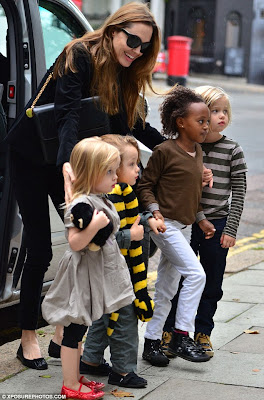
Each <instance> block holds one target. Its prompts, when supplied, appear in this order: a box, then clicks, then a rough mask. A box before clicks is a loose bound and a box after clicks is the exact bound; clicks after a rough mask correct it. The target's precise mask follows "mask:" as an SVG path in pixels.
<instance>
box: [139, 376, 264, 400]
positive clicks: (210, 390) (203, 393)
mask: <svg viewBox="0 0 264 400" xmlns="http://www.w3.org/2000/svg"><path fill="white" fill-rule="evenodd" d="M263 396H264V393H263V389H256V388H248V387H244V386H243V387H237V386H230V385H224V384H217V383H207V382H198V381H194V380H187V379H181V378H178V377H175V378H171V379H169V380H167V382H165V383H164V384H163V385H161V386H159V387H158V388H157V389H156V390H155V392H152V393H149V394H148V395H147V396H145V397H144V400H161V399H162V400H172V399H176V398H177V399H185V400H194V399H195V400H212V399H213V400H227V399H230V400H231V399H232V400H249V399H250V400H260V399H263Z"/></svg>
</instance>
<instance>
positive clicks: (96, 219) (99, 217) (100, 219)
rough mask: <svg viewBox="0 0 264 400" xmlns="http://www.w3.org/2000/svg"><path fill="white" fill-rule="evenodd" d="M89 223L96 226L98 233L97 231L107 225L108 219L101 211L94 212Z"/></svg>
mask: <svg viewBox="0 0 264 400" xmlns="http://www.w3.org/2000/svg"><path fill="white" fill-rule="evenodd" d="M91 222H93V223H95V224H96V227H97V228H98V231H99V229H101V228H104V227H105V226H106V225H108V224H109V222H110V219H109V218H108V216H107V215H106V214H105V213H104V212H103V211H97V210H94V212H93V217H92V221H91ZM88 226H89V225H88Z"/></svg>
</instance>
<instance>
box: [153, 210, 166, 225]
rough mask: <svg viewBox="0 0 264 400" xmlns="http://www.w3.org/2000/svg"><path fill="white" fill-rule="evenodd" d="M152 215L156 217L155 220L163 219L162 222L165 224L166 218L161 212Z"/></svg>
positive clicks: (154, 212) (157, 211)
mask: <svg viewBox="0 0 264 400" xmlns="http://www.w3.org/2000/svg"><path fill="white" fill-rule="evenodd" d="M152 214H153V216H154V218H155V219H161V220H162V222H164V217H163V215H162V214H161V212H160V210H155V211H153V213H152Z"/></svg>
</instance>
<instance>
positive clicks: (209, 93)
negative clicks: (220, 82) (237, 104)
mask: <svg viewBox="0 0 264 400" xmlns="http://www.w3.org/2000/svg"><path fill="white" fill-rule="evenodd" d="M194 91H195V92H196V93H198V94H199V95H200V96H202V97H203V99H204V101H205V104H206V105H207V106H208V107H209V109H210V108H211V107H212V106H213V104H214V102H215V101H216V100H219V99H221V98H222V97H225V98H226V100H227V115H228V124H230V122H231V119H232V112H231V105H230V97H229V95H228V94H227V93H226V92H225V91H224V89H222V88H221V87H216V86H209V85H204V86H198V87H197V88H195V89H194Z"/></svg>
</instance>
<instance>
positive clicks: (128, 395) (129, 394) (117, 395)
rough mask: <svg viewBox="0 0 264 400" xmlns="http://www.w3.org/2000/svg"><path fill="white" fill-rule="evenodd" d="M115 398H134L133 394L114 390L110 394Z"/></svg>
mask: <svg viewBox="0 0 264 400" xmlns="http://www.w3.org/2000/svg"><path fill="white" fill-rule="evenodd" d="M110 393H111V394H112V395H113V396H115V397H135V396H134V395H133V393H130V392H125V391H123V390H117V389H114V390H112V391H111V392H110Z"/></svg>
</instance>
